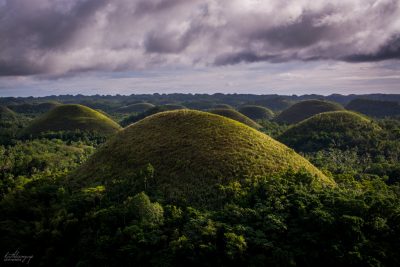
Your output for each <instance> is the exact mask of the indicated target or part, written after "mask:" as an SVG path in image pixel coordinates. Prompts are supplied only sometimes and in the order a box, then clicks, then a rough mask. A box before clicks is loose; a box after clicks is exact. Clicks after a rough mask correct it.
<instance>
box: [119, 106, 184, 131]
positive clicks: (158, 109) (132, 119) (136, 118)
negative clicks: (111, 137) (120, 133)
mask: <svg viewBox="0 0 400 267" xmlns="http://www.w3.org/2000/svg"><path fill="white" fill-rule="evenodd" d="M184 108H185V107H184V106H181V105H174V104H166V105H162V106H155V107H153V108H150V109H148V110H146V111H145V112H142V113H139V114H133V115H131V116H129V117H127V118H125V119H123V120H122V121H121V125H122V126H123V127H125V126H128V125H129V124H132V123H135V122H137V121H140V120H142V119H144V118H146V117H148V116H151V115H154V114H157V113H160V112H164V111H170V110H179V109H184Z"/></svg>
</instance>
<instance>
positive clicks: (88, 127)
mask: <svg viewBox="0 0 400 267" xmlns="http://www.w3.org/2000/svg"><path fill="white" fill-rule="evenodd" d="M120 128H121V126H119V125H118V124H117V123H115V122H114V121H112V120H111V119H110V118H109V117H107V116H105V115H104V114H102V113H100V112H98V111H95V110H93V109H91V108H88V107H85V106H82V105H61V106H57V107H56V108H54V109H52V110H51V111H49V112H48V113H46V114H44V115H43V116H41V117H39V118H37V119H35V120H34V121H33V122H32V123H31V124H30V125H29V126H28V127H27V128H26V129H25V130H24V131H23V133H22V135H23V136H38V135H40V134H42V133H46V132H57V131H75V130H80V131H87V132H96V133H102V134H105V135H110V134H113V133H115V132H117V131H118V130H119V129H120Z"/></svg>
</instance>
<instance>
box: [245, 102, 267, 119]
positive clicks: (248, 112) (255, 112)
mask: <svg viewBox="0 0 400 267" xmlns="http://www.w3.org/2000/svg"><path fill="white" fill-rule="evenodd" d="M239 112H240V113H242V114H243V115H245V116H247V117H249V118H250V119H252V120H270V119H272V118H273V117H274V112H273V111H272V110H270V109H268V108H265V107H262V106H256V105H244V106H241V107H240V108H239Z"/></svg>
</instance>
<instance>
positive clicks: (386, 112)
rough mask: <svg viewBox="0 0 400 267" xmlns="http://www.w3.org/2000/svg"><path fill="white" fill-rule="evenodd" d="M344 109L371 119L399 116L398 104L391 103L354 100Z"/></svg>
mask: <svg viewBox="0 0 400 267" xmlns="http://www.w3.org/2000/svg"><path fill="white" fill-rule="evenodd" d="M346 108H347V109H349V110H354V111H357V112H360V113H363V114H365V115H368V116H371V117H387V116H400V104H399V103H398V102H392V101H380V100H372V99H354V100H352V101H351V102H350V103H349V104H347V106H346Z"/></svg>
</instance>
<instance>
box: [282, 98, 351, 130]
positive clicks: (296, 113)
mask: <svg viewBox="0 0 400 267" xmlns="http://www.w3.org/2000/svg"><path fill="white" fill-rule="evenodd" d="M340 110H344V108H343V107H342V106H341V105H339V104H337V103H334V102H328V101H323V100H305V101H301V102H299V103H296V104H294V105H293V106H291V107H290V108H288V109H285V110H284V111H282V113H280V114H279V115H278V116H277V117H276V120H277V121H279V122H283V123H288V124H294V123H298V122H300V121H302V120H305V119H307V118H310V117H312V116H314V115H316V114H319V113H323V112H328V111H340Z"/></svg>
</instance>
